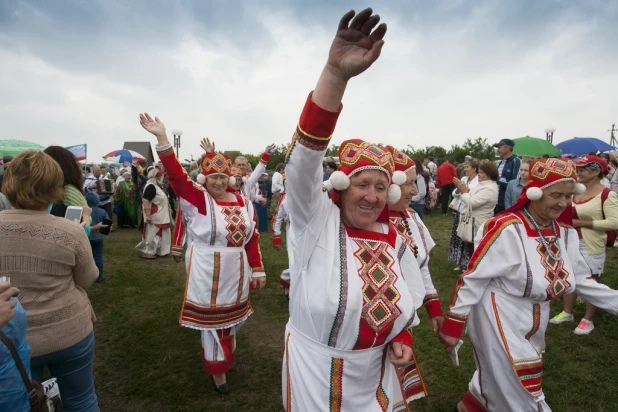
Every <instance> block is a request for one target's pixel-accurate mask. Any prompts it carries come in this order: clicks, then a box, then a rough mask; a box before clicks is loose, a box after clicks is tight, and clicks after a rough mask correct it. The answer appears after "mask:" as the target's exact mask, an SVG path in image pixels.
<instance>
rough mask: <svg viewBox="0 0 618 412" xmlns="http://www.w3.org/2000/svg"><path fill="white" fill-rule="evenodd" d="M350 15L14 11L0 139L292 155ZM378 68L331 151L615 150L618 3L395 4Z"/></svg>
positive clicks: (120, 3)
mask: <svg viewBox="0 0 618 412" xmlns="http://www.w3.org/2000/svg"><path fill="white" fill-rule="evenodd" d="M366 5H367V4H363V3H357V2H352V1H347V0H346V1H326V0H313V1H301V0H287V1H286V0H271V1H249V0H247V1H231V0H226V1H224V0H211V1H208V0H202V1H198V0H195V1H187V0H185V1H183V0H180V1H176V2H171V1H163V0H160V1H155V0H150V1H147V0H98V1H97V0H91V1H86V0H72V1H70V0H54V1H47V0H40V1H34V0H0V119H1V120H2V123H3V127H2V128H1V129H0V139H8V138H15V139H25V140H32V141H35V142H38V143H40V144H43V145H50V144H58V145H63V146H68V145H72V144H79V143H88V149H89V152H88V155H89V156H88V160H89V161H100V160H101V155H103V154H105V153H107V152H109V151H111V150H114V149H119V148H121V147H122V144H123V142H124V141H132V140H144V141H146V140H151V139H150V135H149V134H147V133H146V132H145V131H143V130H142V129H141V127H140V125H139V122H138V113H140V112H142V111H148V112H149V113H151V114H155V115H157V116H159V117H160V118H161V119H162V120H163V121H164V122H165V124H166V126H167V128H168V131H169V130H171V129H174V128H178V129H181V130H183V132H184V134H183V136H182V146H181V157H182V158H186V157H188V154H189V153H194V154H196V155H199V153H200V152H199V146H198V141H199V139H200V138H201V137H204V136H210V137H211V138H213V139H214V140H215V141H216V142H217V148H218V149H221V150H241V151H244V152H251V153H259V152H261V150H262V149H263V148H264V147H265V146H266V145H267V144H268V143H271V142H274V143H278V144H281V143H287V142H288V141H289V139H290V137H291V134H292V132H293V129H294V127H295V125H296V122H297V120H298V116H299V114H300V111H301V109H302V105H303V102H304V99H305V98H306V96H307V94H308V92H309V91H310V90H311V89H312V88H313V87H314V85H315V82H316V80H317V78H318V75H319V73H320V70H321V68H322V66H323V64H324V62H325V60H326V56H327V52H328V48H329V46H330V42H331V40H332V37H333V35H334V32H335V28H336V26H337V22H338V20H339V18H340V16H341V15H342V14H343V13H345V12H346V11H347V10H349V9H350V8H354V9H356V10H357V11H358V10H360V9H362V8H363V7H365V6H366ZM371 5H372V7H373V8H374V11H375V12H377V13H379V14H380V15H381V16H382V21H384V22H386V23H387V24H388V33H387V35H386V38H385V40H386V44H385V46H384V49H383V52H382V57H381V58H380V60H379V61H378V62H377V63H376V64H375V65H374V66H373V67H372V68H371V70H369V71H368V72H367V73H365V74H363V75H362V76H361V77H359V78H357V79H354V80H353V81H352V82H351V84H350V85H349V87H348V93H347V94H346V96H345V99H344V105H345V109H344V112H343V114H342V116H341V118H340V122H339V125H338V128H337V130H336V132H335V136H334V140H333V141H334V142H335V143H338V142H341V141H342V140H344V139H346V138H350V137H361V138H364V139H367V140H373V141H380V142H384V143H390V144H393V145H395V146H398V147H402V148H403V147H406V146H407V145H412V146H414V147H424V146H426V145H442V146H445V147H449V146H450V145H451V144H453V143H458V142H460V141H462V140H464V139H465V138H467V137H473V138H474V137H477V136H483V137H487V138H489V139H490V140H491V141H497V140H499V139H500V138H504V137H509V138H514V137H520V136H525V135H531V136H538V137H543V136H544V132H543V131H544V129H545V128H546V127H549V126H553V127H556V129H557V131H556V134H555V139H554V142H560V141H562V140H565V139H568V138H571V137H574V136H580V137H584V136H595V137H600V138H602V139H604V140H606V141H607V140H608V137H609V133H608V132H607V130H608V129H609V127H610V126H611V124H612V123H613V122H615V121H618V76H617V73H618V53H617V52H616V50H617V49H616V39H617V38H618V2H617V1H615V0H577V1H574V0H563V1H561V0H543V1H537V0H526V1H519V0H517V1H516V0H508V1H507V0H502V1H500V0H495V1H463V0H459V1H458V0H440V1H434V0H422V1H420V0H419V1H409V0H389V1H375V2H373V4H371Z"/></svg>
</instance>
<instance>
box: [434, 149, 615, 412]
mask: <svg viewBox="0 0 618 412" xmlns="http://www.w3.org/2000/svg"><path fill="white" fill-rule="evenodd" d="M581 191H582V188H581V185H580V184H578V183H577V174H576V169H575V164H574V163H573V162H572V161H571V160H567V159H540V160H537V161H535V162H533V163H532V164H531V167H530V177H529V181H528V183H527V184H526V186H525V187H524V189H523V191H522V194H521V196H520V198H519V200H518V201H517V202H516V203H515V205H514V206H513V207H511V208H510V209H507V210H506V211H504V212H502V213H501V214H500V215H498V216H496V217H493V218H491V219H490V220H488V221H487V222H486V223H485V225H484V227H483V228H482V230H479V231H478V233H477V236H476V239H475V243H476V244H477V246H476V249H475V251H474V254H473V255H472V259H471V260H470V264H469V265H468V269H467V271H466V272H464V273H463V274H462V275H461V277H460V278H459V281H458V282H457V286H456V288H455V292H454V293H453V297H452V299H451V304H450V306H449V311H448V313H447V314H446V319H445V320H444V324H443V325H442V328H441V331H440V339H441V340H442V343H443V345H444V346H445V347H446V348H447V351H449V352H450V351H452V350H453V348H454V347H455V346H456V344H457V343H458V340H459V338H460V337H461V335H462V333H463V330H464V327H465V325H466V321H467V327H468V329H467V330H468V335H469V337H470V342H471V343H472V346H473V348H474V353H475V363H476V368H477V369H476V372H475V373H474V375H473V377H472V381H471V382H470V384H469V385H468V392H466V394H465V395H464V397H463V400H462V402H460V403H459V405H458V409H459V410H460V411H474V412H476V411H501V412H502V411H517V412H527V411H530V412H532V411H535V412H536V411H544V412H547V411H550V408H549V406H548V405H547V402H546V400H545V395H544V393H543V389H542V385H541V383H542V376H543V353H544V352H545V330H546V329H547V324H548V321H549V303H550V301H551V300H554V299H559V298H560V297H562V296H563V295H564V294H565V293H572V292H575V293H577V294H579V295H581V296H583V297H584V298H585V299H586V300H587V301H589V302H591V303H592V304H594V305H596V306H598V307H601V308H603V309H605V310H607V311H609V312H611V313H613V314H617V313H618V292H617V291H614V290H612V289H610V288H608V287H607V286H605V285H601V284H599V283H597V282H595V281H594V280H592V279H589V276H590V268H589V267H588V265H587V264H586V261H585V260H584V258H583V256H582V254H581V253H580V251H579V239H578V236H577V232H576V230H575V229H573V227H571V226H569V225H566V224H564V223H561V221H562V218H563V217H565V216H566V214H564V213H563V212H565V211H568V210H567V207H568V206H569V203H570V201H571V197H572V195H573V194H574V193H581Z"/></svg>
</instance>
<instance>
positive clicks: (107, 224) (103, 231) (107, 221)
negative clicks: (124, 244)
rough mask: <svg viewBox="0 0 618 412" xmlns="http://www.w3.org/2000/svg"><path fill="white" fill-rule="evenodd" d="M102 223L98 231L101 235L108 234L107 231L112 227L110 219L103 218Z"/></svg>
mask: <svg viewBox="0 0 618 412" xmlns="http://www.w3.org/2000/svg"><path fill="white" fill-rule="evenodd" d="M101 223H103V225H104V227H102V228H101V229H99V233H100V234H102V235H109V231H110V229H111V227H112V220H111V219H103V222H101Z"/></svg>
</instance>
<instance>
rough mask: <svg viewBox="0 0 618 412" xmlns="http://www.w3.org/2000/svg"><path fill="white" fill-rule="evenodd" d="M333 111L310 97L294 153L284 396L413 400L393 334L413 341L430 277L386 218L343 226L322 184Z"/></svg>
mask: <svg viewBox="0 0 618 412" xmlns="http://www.w3.org/2000/svg"><path fill="white" fill-rule="evenodd" d="M336 117H337V114H336V113H330V112H327V111H325V110H323V109H321V108H319V107H318V106H317V105H315V104H314V103H313V102H311V100H310V99H308V101H307V104H306V106H305V109H304V111H303V115H302V116H301V121H300V124H299V127H298V129H297V132H296V133H295V135H294V139H293V142H292V144H291V145H290V148H289V153H288V158H287V165H286V177H287V182H288V184H287V187H286V193H287V194H286V200H287V202H288V204H289V206H290V210H291V211H292V214H293V216H292V220H291V225H290V232H289V233H288V236H289V244H290V249H289V253H290V254H291V255H292V256H291V262H292V266H291V268H290V275H291V285H290V286H291V288H290V319H289V322H288V325H287V328H286V333H285V355H284V362H283V379H282V386H283V404H284V407H285V409H286V411H288V412H292V411H310V412H314V411H326V410H330V411H354V412H359V411H401V410H408V406H407V402H408V401H409V400H410V399H408V397H407V395H408V394H409V392H408V391H407V388H409V387H410V382H407V381H406V380H405V376H406V370H405V368H401V369H396V368H395V367H393V365H392V364H391V363H390V362H389V357H388V351H389V346H388V344H389V342H391V341H393V340H397V341H400V342H404V343H407V344H409V345H411V340H412V336H411V332H410V331H409V330H410V327H412V326H415V325H416V324H418V322H419V321H418V317H417V316H416V310H417V309H418V308H419V307H420V306H421V305H422V302H423V298H424V297H425V287H424V284H423V280H422V278H421V274H420V269H419V267H418V263H417V261H416V258H415V257H414V254H413V253H412V252H411V251H410V249H409V248H408V247H407V245H406V244H405V242H404V241H403V240H402V239H401V237H400V236H399V235H398V234H397V233H396V231H395V229H394V227H393V226H392V225H390V224H389V223H388V222H385V223H383V233H376V232H368V231H363V230H358V229H352V228H346V227H345V226H344V224H343V223H342V221H341V217H340V210H339V207H338V206H337V205H336V204H335V203H334V202H333V201H332V200H331V199H330V197H329V196H328V193H327V192H326V189H321V182H322V177H323V173H322V159H323V157H324V154H325V151H326V147H327V145H328V142H329V140H330V137H329V136H330V135H331V134H332V131H333V129H334V126H335V122H336ZM316 136H326V137H316ZM387 219H388V217H387Z"/></svg>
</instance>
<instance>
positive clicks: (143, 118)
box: [139, 113, 166, 137]
mask: <svg viewBox="0 0 618 412" xmlns="http://www.w3.org/2000/svg"><path fill="white" fill-rule="evenodd" d="M139 122H140V124H141V125H142V127H143V128H144V129H146V130H148V131H149V132H150V133H152V134H153V135H155V136H157V137H165V135H166V134H165V125H164V124H163V122H162V121H161V120H159V118H158V117H155V118H154V119H153V118H152V117H150V115H149V114H148V113H140V115H139Z"/></svg>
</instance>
